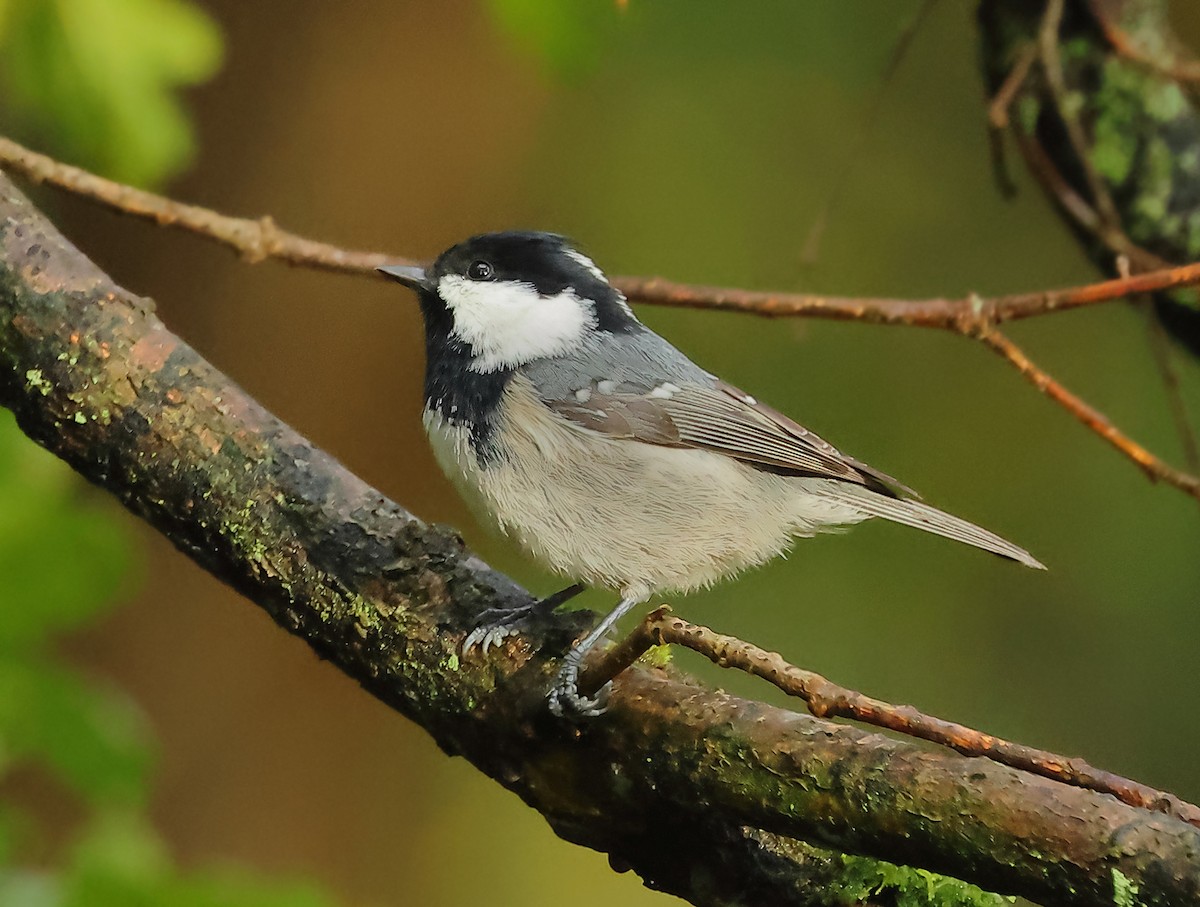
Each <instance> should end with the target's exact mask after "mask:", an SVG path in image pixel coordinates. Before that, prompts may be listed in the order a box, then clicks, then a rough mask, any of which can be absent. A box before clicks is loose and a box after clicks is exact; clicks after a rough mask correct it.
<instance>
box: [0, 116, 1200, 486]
mask: <svg viewBox="0 0 1200 907" xmlns="http://www.w3.org/2000/svg"><path fill="white" fill-rule="evenodd" d="M0 167H4V168H5V169H8V170H12V171H14V172H17V173H21V174H23V175H24V176H26V177H27V178H29V179H31V180H34V181H37V182H45V183H48V184H50V185H53V186H56V187H58V188H61V189H65V190H67V191H69V192H72V193H74V194H76V195H79V196H82V197H83V198H87V199H89V200H91V201H94V202H96V203H98V204H101V205H103V206H105V207H107V208H110V209H112V210H114V211H117V212H120V213H123V214H130V215H132V216H134V217H139V218H142V219H144V220H149V221H152V222H154V223H156V224H159V225H161V226H167V227H175V228H178V229H182V230H186V231H188V232H190V233H194V234H196V235H198V236H201V237H204V238H206V239H209V240H212V241H213V242H216V243H219V244H221V245H224V246H226V247H228V248H231V249H233V250H235V251H237V252H239V253H240V254H241V255H242V256H243V257H244V258H246V259H247V260H248V261H251V262H257V261H262V260H265V259H268V258H274V259H278V260H280V261H284V262H287V263H289V264H292V265H299V266H305V267H312V268H318V269H322V270H327V271H338V272H342V273H348V274H364V275H374V274H375V269H376V268H377V267H378V266H379V265H380V264H383V263H385V262H406V261H408V262H410V263H411V260H408V259H403V258H399V257H397V256H392V255H386V254H383V253H380V252H360V251H352V250H347V249H342V248H339V247H337V246H333V245H330V244H328V243H323V242H317V241H315V240H311V239H307V238H305V237H302V236H298V235H296V234H294V233H290V232H288V231H286V230H282V229H280V228H279V227H278V226H276V225H275V222H274V221H273V220H272V219H271V218H269V217H265V218H260V219H258V220H254V219H248V218H237V217H229V216H227V215H224V214H219V213H218V212H216V211H212V210H210V209H208V208H202V207H200V206H197V205H188V204H183V203H181V202H177V201H174V200H172V199H169V198H166V197H164V196H161V195H156V194H154V193H151V192H145V191H143V190H141V189H135V188H133V187H131V186H126V185H122V184H121V183H116V182H113V181H112V180H107V179H104V178H103V177H100V176H97V175H95V174H93V173H89V172H88V171H86V170H82V169H80V168H79V167H73V166H71V165H69V164H64V163H61V162H59V161H56V160H54V159H53V158H50V157H47V156H46V155H44V154H38V153H37V152H35V151H31V150H29V149H28V148H24V147H23V146H21V145H19V144H17V143H16V142H13V141H12V140H10V139H7V138H3V137H0ZM1118 232H1119V231H1118ZM1119 251H1122V252H1126V253H1128V254H1130V256H1131V258H1134V260H1135V261H1139V260H1141V259H1138V258H1136V256H1137V255H1138V253H1139V252H1140V250H1138V249H1136V248H1132V249H1125V248H1122V249H1120V250H1119ZM614 284H616V286H617V287H618V288H619V289H620V290H621V291H622V292H623V293H625V295H626V296H628V297H629V298H630V299H631V300H633V301H635V302H642V303H646V304H651V305H662V306H677V307H683V308H697V309H716V310H723V311H731V312H742V313H746V314H753V315H759V316H763V317H767V318H783V317H800V316H804V317H810V318H827V319H833V320H839V321H865V322H868V323H872V324H889V325H907V326H911V327H925V328H938V329H942V330H947V331H951V332H953V333H956V334H960V335H963V336H966V337H976V338H979V339H983V338H984V337H985V336H986V335H987V334H988V333H989V331H990V330H991V329H992V328H993V327H994V326H995V325H997V324H1002V323H1004V322H1007V321H1016V320H1019V319H1024V318H1032V317H1035V316H1040V315H1047V314H1050V313H1053V312H1063V311H1067V310H1068V309H1074V308H1079V307H1082V306H1089V305H1096V304H1099V303H1104V302H1109V301H1112V300H1115V299H1123V298H1126V297H1128V296H1130V295H1136V294H1139V293H1150V292H1155V291H1159V290H1167V289H1174V288H1177V287H1183V286H1194V285H1197V284H1200V263H1195V264H1190V265H1184V266H1181V267H1177V268H1166V269H1161V270H1154V271H1150V272H1149V273H1143V274H1137V275H1133V276H1129V277H1123V278H1119V279H1116V280H1106V281H1102V282H1100V283H1093V284H1087V285H1085V286H1078V287H1069V288H1066V289H1060V290H1047V291H1042V292H1036V293H1019V294H1012V295H1007V296H998V297H993V298H990V299H986V298H983V297H980V296H978V295H975V294H971V295H968V296H966V297H964V298H961V299H926V300H919V301H915V300H906V299H871V298H849V297H838V296H821V295H815V294H806V293H772V292H761V291H754V290H743V289H736V288H730V287H711V286H698V285H695V284H683V283H675V282H673V281H669V280H664V279H663V278H660V277H619V278H616V279H615V280H614ZM1010 361H1011V362H1013V364H1014V365H1017V361H1016V360H1013V359H1011V358H1010ZM1026 361H1027V360H1026ZM1023 373H1024V374H1026V375H1027V376H1029V375H1030V372H1027V371H1026V372H1023ZM1036 373H1037V374H1039V375H1042V376H1043V377H1044V378H1047V379H1048V376H1045V375H1044V373H1042V372H1040V371H1036ZM1035 383H1037V382H1035ZM1052 384H1053V387H1054V388H1055V390H1056V391H1057V393H1051V392H1050V391H1049V390H1047V393H1048V395H1049V396H1050V397H1051V399H1053V400H1055V402H1057V403H1059V404H1060V405H1062V406H1064V407H1065V408H1067V409H1068V410H1069V411H1071V412H1072V413H1073V414H1074V415H1075V416H1076V417H1077V418H1080V419H1081V421H1082V422H1083V423H1084V424H1085V425H1087V426H1088V427H1089V428H1092V429H1093V430H1095V431H1098V432H1099V433H1100V434H1101V436H1102V437H1104V438H1106V439H1107V440H1109V441H1110V442H1111V443H1113V444H1114V446H1115V447H1117V449H1118V450H1120V451H1121V452H1122V453H1124V454H1125V455H1126V456H1129V457H1131V458H1132V459H1133V460H1134V462H1136V463H1137V464H1138V465H1139V466H1141V467H1142V468H1143V469H1144V470H1146V471H1147V473H1148V474H1149V475H1151V476H1152V477H1155V478H1162V479H1165V480H1167V481H1168V482H1169V483H1170V484H1172V485H1174V486H1175V487H1177V488H1181V489H1183V490H1185V491H1187V492H1188V493H1189V494H1191V495H1193V496H1195V497H1197V498H1200V479H1197V478H1195V477H1194V476H1190V475H1187V474H1185V473H1181V472H1178V471H1176V470H1174V469H1172V468H1171V467H1169V466H1167V465H1166V464H1164V463H1162V461H1161V460H1159V459H1158V458H1157V457H1154V456H1153V455H1152V454H1150V453H1149V452H1147V451H1146V450H1144V449H1143V448H1142V447H1140V446H1138V445H1137V444H1135V443H1134V442H1132V441H1129V440H1128V439H1127V438H1125V437H1124V435H1122V434H1121V433H1120V432H1118V431H1117V430H1116V429H1115V428H1113V426H1112V425H1111V424H1110V423H1108V420H1107V419H1104V418H1103V417H1102V416H1100V417H1099V418H1097V419H1093V418H1081V415H1080V414H1081V413H1084V412H1087V413H1094V412H1095V411H1094V410H1092V409H1091V407H1089V406H1088V405H1087V404H1085V403H1084V402H1083V401H1082V400H1080V399H1079V398H1078V397H1075V396H1074V395H1073V394H1071V393H1069V392H1068V391H1066V390H1065V389H1064V388H1062V387H1061V385H1058V384H1056V383H1053V382H1052ZM1039 386H1041V385H1040V384H1039ZM1097 415H1098V414H1097ZM1102 427H1103V430H1101V428H1102ZM1117 439H1120V440H1119V442H1118V440H1117ZM1148 464H1154V465H1148Z"/></svg>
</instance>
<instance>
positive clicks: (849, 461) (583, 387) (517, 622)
mask: <svg viewBox="0 0 1200 907" xmlns="http://www.w3.org/2000/svg"><path fill="white" fill-rule="evenodd" d="M379 270H380V271H381V272H382V273H383V274H385V275H386V276H388V277H390V278H392V279H394V280H396V281H398V282H399V283H401V284H403V285H404V286H407V287H409V288H411V289H413V290H415V291H416V295H417V299H418V302H419V304H420V309H421V313H422V316H423V321H424V327H425V353H426V364H425V387H424V391H425V405H424V411H423V417H422V418H423V422H424V426H425V429H426V432H427V434H428V437H429V441H430V444H431V447H432V449H433V452H434V456H435V459H436V460H437V462H438V464H439V466H440V467H441V468H442V470H443V471H444V472H445V473H446V474H447V476H448V477H449V478H450V479H451V481H452V482H453V484H454V485H456V486H457V488H458V489H459V491H460V493H461V494H462V495H463V496H464V497H465V498H466V500H467V501H468V503H469V504H471V505H473V509H474V510H475V511H476V512H477V513H479V514H480V515H481V516H482V517H483V519H484V521H485V522H486V523H489V524H491V525H492V526H493V527H494V528H497V529H499V530H501V531H502V532H504V533H506V534H507V535H509V536H510V537H512V538H513V539H514V540H515V541H516V542H517V543H518V544H519V545H520V547H522V548H523V549H524V550H525V551H526V552H527V553H528V554H529V555H531V556H532V558H533V559H534V560H535V561H537V562H539V563H541V564H542V565H544V566H546V567H548V568H549V569H550V570H551V571H553V572H554V573H556V574H558V575H560V576H562V577H564V578H566V579H569V580H570V581H571V582H572V585H571V586H569V587H567V588H566V589H564V590H562V592H560V593H558V594H556V595H553V596H550V597H549V598H548V599H545V600H543V602H541V603H540V604H539V605H535V606H530V607H528V608H526V609H520V610H519V611H516V612H513V611H508V612H502V613H499V614H497V613H490V614H489V615H488V616H487V617H488V619H485V620H482V621H481V623H480V625H479V627H477V628H476V630H475V631H474V632H472V633H471V634H470V635H469V636H468V637H467V639H466V642H465V644H464V648H465V649H468V650H469V649H470V648H471V647H472V646H473V645H474V644H476V643H479V642H482V643H483V648H484V650H485V651H486V649H487V647H488V645H489V644H490V643H494V642H498V641H500V640H501V639H503V638H504V637H505V636H506V635H508V634H510V633H514V632H520V629H521V628H522V626H523V624H524V622H525V621H527V620H528V619H529V617H530V616H531V615H532V613H533V612H534V611H538V610H542V609H549V608H553V607H557V606H558V605H559V604H561V603H562V602H563V601H565V600H567V599H568V598H570V597H571V596H573V595H574V594H576V593H578V592H579V591H582V590H583V589H584V588H602V589H607V590H612V591H614V592H616V593H617V594H618V595H619V596H620V600H619V603H618V604H617V605H616V606H615V607H614V608H613V609H612V610H611V611H610V612H609V613H608V614H607V616H605V617H604V618H603V619H602V620H601V621H600V622H599V623H598V624H597V625H596V627H595V628H594V629H593V630H592V631H591V632H590V633H588V634H586V635H585V636H584V637H583V639H582V640H580V641H578V643H577V644H576V645H575V646H574V647H573V648H572V649H570V650H569V651H568V652H567V653H566V654H565V655H564V657H563V660H562V663H561V666H560V669H559V672H558V675H557V677H556V679H555V681H554V683H553V685H552V687H551V688H550V690H549V692H548V694H547V696H548V699H549V707H550V710H551V711H552V712H553V713H554V714H555V715H558V716H560V717H561V716H568V717H572V718H578V719H583V718H590V717H595V716H597V715H600V714H602V713H603V712H604V711H605V710H606V708H607V701H608V697H609V692H610V689H611V684H607V685H605V687H604V688H602V689H601V690H599V691H597V692H596V693H594V694H592V695H584V694H583V693H582V692H581V690H580V686H579V677H580V671H581V667H582V665H583V664H584V660H585V658H586V657H587V655H588V653H589V652H590V651H591V650H592V649H593V648H595V647H596V645H597V644H598V643H600V642H601V641H602V640H603V639H604V637H605V636H606V634H607V633H609V631H610V630H611V629H612V628H613V627H614V626H615V624H616V623H617V621H618V620H620V618H621V617H622V616H623V615H625V614H626V613H628V612H629V611H630V610H631V609H633V608H634V607H636V606H637V605H639V604H642V603H644V602H646V601H647V600H649V599H650V598H651V597H652V596H657V595H666V594H681V593H686V592H690V591H693V590H696V589H700V588H703V587H706V586H709V585H711V584H713V583H715V582H716V581H718V580H721V579H724V578H726V577H728V576H731V575H733V574H736V573H738V572H740V571H742V570H744V569H746V568H749V567H752V566H755V565H758V564H761V563H763V562H765V561H767V560H769V559H771V558H773V557H775V556H776V555H779V554H782V553H783V552H784V551H785V550H787V549H788V548H789V547H790V546H791V545H792V542H793V540H794V539H797V538H804V537H810V536H814V535H816V534H818V533H821V532H825V531H836V530H840V529H844V528H846V527H849V526H851V525H853V524H855V523H859V522H861V521H863V520H866V519H869V518H873V517H874V518H881V519H884V520H890V521H893V522H896V523H901V524H904V525H906V526H911V527H914V528H917V529H922V530H924V531H926V532H931V533H935V534H937V535H941V536H945V537H947V538H950V539H954V540H957V541H960V542H965V543H966V544H968V545H973V546H975V547H977V548H981V549H983V550H985V551H990V552H992V553H994V554H997V555H1000V556H1001V557H1004V558H1007V559H1009V560H1013V561H1016V562H1018V563H1021V564H1024V565H1026V566H1028V567H1033V568H1039V569H1045V568H1044V567H1043V565H1042V564H1041V563H1040V562H1039V561H1038V560H1037V559H1036V558H1034V557H1033V555H1031V554H1030V553H1029V552H1028V551H1026V550H1025V549H1023V548H1020V547H1018V546H1017V545H1014V544H1012V543H1011V542H1008V541H1005V540H1004V539H1002V538H1001V537H1000V536H998V535H995V534H994V533H991V532H989V531H987V530H986V529H982V528H980V527H979V526H976V525H974V524H973V523H969V522H967V521H966V520H963V519H960V518H958V517H956V516H951V515H950V514H948V513H945V512H943V511H941V510H938V509H937V508H935V507H932V506H930V505H928V504H926V503H924V502H923V501H921V500H920V499H919V498H918V496H917V495H916V493H915V492H913V491H912V490H911V489H910V488H908V487H907V486H905V485H902V484H901V483H900V482H899V481H897V480H896V479H894V478H892V477H891V476H889V475H887V474H886V473H883V472H880V471H879V470H877V469H875V468H873V467H871V466H868V465H867V464H866V463H863V462H861V461H859V460H856V459H854V458H853V457H850V456H848V455H846V454H844V453H842V452H841V451H839V450H838V449H837V448H835V447H834V446H833V445H831V444H829V443H828V442H826V441H824V440H823V439H822V438H820V437H818V436H817V435H816V434H815V433H813V432H812V431H809V430H808V429H807V428H804V427H803V426H802V425H800V424H799V423H798V422H795V421H793V420H792V419H790V418H788V417H787V416H785V415H784V414H782V413H781V412H779V411H777V410H775V409H772V408H771V407H769V406H767V405H766V404H765V403H762V402H760V401H759V400H758V399H756V398H755V397H753V396H752V395H750V394H748V393H746V392H744V391H742V390H740V389H738V388H737V387H735V386H734V385H732V384H729V383H728V382H726V381H724V380H722V379H720V378H718V377H717V376H715V375H714V374H712V373H711V372H708V371H706V370H705V369H703V368H701V367H700V366H699V365H697V364H696V363H694V362H693V361H692V360H691V359H689V358H688V357H687V356H686V355H684V354H683V353H682V352H680V351H679V350H678V349H676V348H675V347H674V346H672V345H671V344H670V343H669V342H668V341H667V340H666V339H664V338H663V337H661V336H660V335H659V334H657V333H655V332H654V331H652V330H651V329H650V328H648V327H646V326H645V325H644V324H642V322H641V321H639V320H638V318H637V316H636V315H635V314H634V312H633V310H632V309H631V308H630V306H629V303H628V301H627V299H626V298H625V296H624V295H623V294H622V293H621V292H620V291H619V290H618V289H617V288H616V287H614V286H613V284H612V283H611V282H610V281H609V280H608V278H607V277H605V275H604V272H603V271H601V270H600V268H599V267H598V266H597V265H596V264H595V262H594V261H593V260H592V259H591V258H589V257H587V256H586V255H585V254H584V253H583V252H581V251H579V250H578V249H577V248H575V246H574V245H573V244H572V243H571V242H570V241H569V240H567V239H566V238H564V237H562V236H560V235H558V234H555V233H546V232H540V231H523V230H522V231H517V230H512V231H505V232H495V233H483V234H479V235H477V236H472V237H470V238H469V239H466V240H465V241H463V242H460V243H458V244H456V245H454V246H452V247H451V248H449V249H447V250H446V251H445V252H443V253H442V254H441V255H440V256H438V258H437V260H436V261H435V262H434V263H433V264H432V265H431V266H429V267H418V266H413V265H406V264H393V265H385V266H383V267H380V268H379Z"/></svg>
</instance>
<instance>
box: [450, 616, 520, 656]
mask: <svg viewBox="0 0 1200 907" xmlns="http://www.w3.org/2000/svg"><path fill="white" fill-rule="evenodd" d="M535 611H536V608H535V606H533V605H527V606H526V607H524V608H513V609H512V610H510V611H503V610H500V609H496V608H492V609H488V610H487V611H484V612H483V613H482V614H480V615H479V623H478V624H477V625H476V627H475V629H474V630H472V631H471V632H470V633H468V634H467V636H466V638H465V639H463V642H462V651H463V654H464V655H465V654H466V653H468V652H470V651H471V650H472V649H474V648H475V647H476V646H479V647H480V649H481V651H482V652H483V654H484V655H486V654H487V653H488V650H489V649H491V648H492V646H499V645H501V644H502V643H503V642H504V640H506V639H508V637H510V636H520V635H521V633H522V632H523V631H524V630H525V628H526V627H528V626H529V620H530V618H531V617H533V615H534V613H535Z"/></svg>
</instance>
